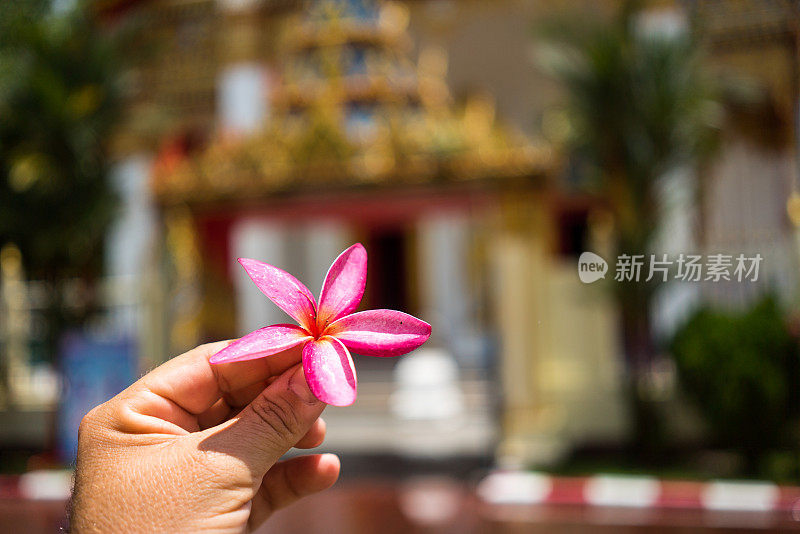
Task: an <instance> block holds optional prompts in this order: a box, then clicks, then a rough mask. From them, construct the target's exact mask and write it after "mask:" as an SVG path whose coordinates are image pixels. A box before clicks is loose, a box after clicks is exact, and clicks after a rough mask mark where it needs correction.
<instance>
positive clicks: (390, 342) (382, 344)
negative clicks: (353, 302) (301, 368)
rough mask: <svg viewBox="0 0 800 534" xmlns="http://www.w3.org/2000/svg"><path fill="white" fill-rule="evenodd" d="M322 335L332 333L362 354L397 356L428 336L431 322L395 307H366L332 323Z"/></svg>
mask: <svg viewBox="0 0 800 534" xmlns="http://www.w3.org/2000/svg"><path fill="white" fill-rule="evenodd" d="M325 335H329V336H335V337H336V338H337V339H339V340H340V341H341V342H342V343H344V344H345V345H346V346H347V348H349V349H350V350H352V351H353V352H355V353H357V354H364V355H366V356H400V355H401V354H405V353H407V352H411V351H412V350H414V349H416V348H417V347H419V346H420V345H422V344H423V343H425V342H426V341H427V340H428V338H429V337H430V336H431V325H429V324H428V323H426V322H425V321H421V320H419V319H417V318H416V317H414V316H413V315H409V314H407V313H403V312H400V311H395V310H367V311H363V312H358V313H353V314H351V315H346V316H344V317H342V318H341V319H339V320H338V321H336V322H334V323H332V324H331V325H330V326H329V327H328V329H327V330H326V331H325Z"/></svg>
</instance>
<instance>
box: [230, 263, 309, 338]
mask: <svg viewBox="0 0 800 534" xmlns="http://www.w3.org/2000/svg"><path fill="white" fill-rule="evenodd" d="M239 263H241V264H242V267H244V269H245V271H247V274H248V275H250V278H252V279H253V282H255V284H256V285H257V286H258V289H260V290H261V292H262V293H264V294H265V295H266V296H267V297H269V299H270V300H271V301H272V302H274V303H275V305H276V306H278V307H279V308H280V309H282V310H283V311H285V312H286V313H288V314H289V316H290V317H291V318H292V319H294V320H295V321H297V322H298V323H299V324H300V326H302V327H303V328H305V329H306V330H308V331H313V330H314V327H315V324H316V316H317V303H316V301H315V300H314V295H312V294H311V291H309V290H308V288H307V287H306V286H304V285H303V284H302V282H300V281H299V280H298V279H297V278H295V277H294V276H292V275H291V274H289V273H287V272H286V271H284V270H282V269H278V268H277V267H273V266H272V265H269V264H267V263H262V262H260V261H257V260H250V259H247V258H239Z"/></svg>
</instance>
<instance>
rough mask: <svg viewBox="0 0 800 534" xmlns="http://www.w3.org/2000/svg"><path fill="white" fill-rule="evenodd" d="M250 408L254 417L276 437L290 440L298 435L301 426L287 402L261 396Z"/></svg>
mask: <svg viewBox="0 0 800 534" xmlns="http://www.w3.org/2000/svg"><path fill="white" fill-rule="evenodd" d="M250 407H251V409H252V411H253V413H254V414H255V416H256V417H257V418H258V419H259V420H260V421H261V422H262V423H263V424H264V425H266V426H267V428H268V429H269V430H270V431H271V432H272V433H274V434H276V435H277V436H280V437H285V438H290V437H294V436H297V435H298V434H300V432H301V428H300V427H301V426H302V425H301V424H300V420H299V419H298V417H297V414H295V412H294V410H293V409H292V406H291V405H290V404H289V403H288V402H285V401H281V400H276V399H271V398H269V397H267V396H266V395H261V396H259V397H257V398H256V399H255V400H254V401H253V402H252V403H251V405H250Z"/></svg>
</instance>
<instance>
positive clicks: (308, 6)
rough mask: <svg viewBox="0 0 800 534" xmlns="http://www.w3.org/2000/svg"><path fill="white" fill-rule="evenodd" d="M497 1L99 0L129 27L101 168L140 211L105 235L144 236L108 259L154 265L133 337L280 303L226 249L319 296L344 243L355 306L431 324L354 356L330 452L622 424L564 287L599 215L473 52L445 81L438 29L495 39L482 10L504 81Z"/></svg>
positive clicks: (169, 342)
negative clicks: (565, 183) (412, 345)
mask: <svg viewBox="0 0 800 534" xmlns="http://www.w3.org/2000/svg"><path fill="white" fill-rule="evenodd" d="M516 4H517V3H516V2H498V3H497V5H493V6H491V7H490V6H487V5H485V4H481V3H471V2H463V3H462V2H418V3H409V4H405V3H397V2H381V1H371V0H315V1H310V2H288V1H282V2H281V1H269V0H266V1H234V0H199V1H189V2H187V1H183V0H182V1H175V0H153V1H150V2H133V3H131V2H119V3H116V2H109V3H108V4H107V5H106V6H105V10H106V13H107V16H108V17H109V20H110V23H120V22H124V21H126V20H129V21H133V22H134V23H137V24H139V25H140V26H139V28H140V30H139V31H138V33H137V35H139V36H140V39H141V40H140V42H138V43H137V47H136V49H135V50H136V55H137V57H136V60H137V63H138V65H137V68H136V69H134V70H132V72H131V73H130V91H131V94H130V95H129V99H130V107H129V110H128V111H129V113H128V121H127V123H126V124H125V125H124V126H123V127H122V128H121V129H120V132H121V134H120V136H119V138H118V139H117V140H116V143H115V144H116V146H117V153H118V154H119V161H120V164H119V169H120V173H119V174H120V176H123V175H124V176H127V177H129V179H130V182H127V181H126V183H135V184H136V185H135V186H130V187H131V189H135V190H137V191H141V188H143V187H148V186H149V187H150V188H151V191H152V195H153V199H154V204H153V206H154V208H155V209H154V211H152V212H148V209H149V208H148V207H147V206H144V205H142V204H140V203H139V201H138V200H134V201H133V202H132V205H133V206H137V207H135V208H132V209H135V210H138V212H140V213H141V217H138V216H134V215H131V218H130V220H129V221H127V223H125V222H123V223H122V225H123V226H125V225H126V224H127V227H128V230H124V229H121V232H122V233H123V234H124V233H125V232H126V231H127V232H130V233H131V234H133V233H139V234H141V233H142V229H143V228H147V229H148V230H147V232H151V233H152V234H151V235H152V236H154V237H156V239H155V241H154V242H156V243H159V245H158V248H157V249H156V250H147V248H146V246H144V244H142V246H140V247H139V248H138V250H135V249H134V248H132V247H130V246H126V245H119V246H120V248H122V247H124V248H125V250H124V251H120V253H119V254H120V255H128V256H130V255H131V254H134V255H136V256H137V257H135V258H132V257H126V258H125V260H124V261H119V260H115V259H114V257H113V256H114V255H113V254H112V255H111V258H110V262H111V268H112V269H113V265H119V266H120V269H121V270H122V271H125V272H119V273H117V274H120V275H132V276H138V275H140V274H141V273H151V274H154V275H157V276H158V277H159V280H158V282H156V287H160V288H162V291H158V290H153V291H151V292H150V293H148V294H150V295H152V296H153V298H152V299H151V300H152V302H150V305H149V306H148V310H150V311H149V314H150V315H149V316H148V317H149V319H147V321H149V322H148V323H147V324H149V325H151V327H150V328H152V327H153V326H155V325H157V326H164V327H165V329H164V333H163V336H159V335H155V334H152V335H148V336H147V339H146V343H147V344H148V345H149V347H147V348H145V347H143V350H142V354H145V355H149V357H152V355H171V354H175V353H177V352H179V351H181V350H185V349H186V348H189V347H191V346H194V345H195V344H197V343H199V342H202V341H206V340H211V339H221V338H229V337H233V336H237V335H241V334H244V333H246V332H249V331H251V330H254V329H256V328H258V327H261V326H264V325H266V324H271V323H276V322H284V321H285V317H284V316H283V314H282V313H281V312H280V310H278V309H277V308H276V307H275V306H274V305H273V304H272V303H270V302H269V301H268V300H267V299H266V298H265V297H264V296H263V295H262V294H261V293H260V292H259V291H257V290H256V289H255V287H254V286H253V285H252V283H251V282H250V280H249V279H248V277H247V276H246V274H245V273H244V272H243V271H242V270H241V268H240V267H239V266H238V264H237V263H236V258H237V257H252V258H256V259H259V260H263V261H266V262H269V263H272V264H274V265H277V266H280V267H281V268H284V269H286V270H288V271H289V272H292V273H294V274H295V275H297V276H298V278H299V279H301V280H303V281H304V282H305V283H306V284H307V285H308V286H309V287H311V288H312V290H316V288H318V287H320V286H321V283H322V280H323V277H324V275H325V270H326V269H327V267H328V265H330V262H331V261H332V260H333V259H334V258H335V257H336V255H337V254H338V253H339V251H341V250H343V249H344V248H345V247H346V246H348V245H349V244H351V243H352V242H355V241H360V242H362V243H363V244H364V245H365V246H366V247H367V250H368V252H369V260H370V268H369V277H368V282H367V293H366V295H365V298H364V301H363V306H364V307H366V308H375V307H389V308H397V309H403V310H407V311H409V312H411V313H414V314H417V315H418V316H420V317H423V318H424V319H426V320H427V321H429V322H431V323H432V325H433V331H434V335H433V338H432V339H431V341H430V342H429V344H428V346H426V347H425V348H423V349H421V350H420V351H418V352H417V353H416V354H413V355H410V356H407V357H404V358H401V359H382V358H366V357H359V356H356V364H357V368H358V373H359V378H360V380H359V382H360V388H359V389H360V391H359V397H358V401H357V402H356V404H355V405H354V406H353V407H351V408H348V409H346V410H338V409H330V410H329V412H330V414H329V415H328V418H329V422H331V424H330V429H331V430H330V431H329V438H328V441H327V443H328V446H330V447H331V448H333V449H336V450H340V451H343V452H352V453H359V452H372V453H402V454H412V455H423V456H433V457H437V456H448V457H452V456H458V455H464V456H472V457H475V456H477V457H484V458H490V457H492V456H494V455H495V454H496V453H497V454H499V455H500V457H502V458H503V459H504V460H507V461H508V462H513V463H526V462H529V461H547V460H553V459H555V458H557V457H558V456H559V455H561V454H563V453H564V452H566V451H568V450H569V447H570V445H571V444H573V443H576V442H583V441H602V442H608V441H611V442H615V441H619V440H620V439H621V437H622V435H623V432H624V414H623V413H622V408H621V402H620V398H619V385H618V384H619V377H620V369H619V362H620V358H619V357H618V349H617V343H616V334H615V328H616V326H615V319H614V313H613V308H612V307H611V304H610V297H609V296H608V295H607V294H606V293H604V292H603V291H602V290H600V289H598V290H597V291H588V292H587V291H586V290H585V289H584V288H582V287H581V284H580V282H579V280H578V278H577V277H576V276H575V263H574V259H575V257H577V255H579V254H580V252H581V251H582V250H583V249H585V248H588V247H590V246H591V248H593V249H595V250H603V249H604V247H606V246H607V245H606V242H607V240H608V238H609V234H608V228H607V226H608V225H607V224H606V222H605V221H606V220H607V217H603V216H602V215H603V214H602V211H601V210H599V209H596V206H597V202H596V201H595V200H593V199H591V198H588V197H584V196H580V195H577V194H573V195H567V194H565V193H564V192H563V191H562V189H561V188H560V187H559V186H558V185H557V182H558V178H557V173H556V169H557V168H558V161H557V160H556V158H555V156H554V154H553V153H552V151H551V150H550V149H549V148H548V145H547V144H546V143H544V142H543V141H541V140H538V141H536V140H532V139H534V137H531V136H529V135H525V134H523V133H521V132H522V130H523V128H520V125H518V124H513V123H511V122H504V121H503V120H501V118H499V117H498V116H497V115H498V114H497V113H496V108H497V106H496V103H495V102H496V101H495V99H494V98H493V97H492V96H490V94H489V91H492V89H493V86H494V83H492V84H488V86H486V87H480V86H477V87H476V86H474V85H473V86H472V87H470V83H469V79H470V78H469V77H470V76H471V80H477V81H483V82H485V81H486V80H485V79H486V75H485V73H484V72H482V71H481V70H477V71H475V70H474V69H475V68H478V69H480V67H479V65H480V62H481V61H484V62H485V61H486V59H485V58H480V57H478V56H476V58H475V61H476V66H474V67H472V68H473V71H472V72H469V69H467V70H465V71H462V72H461V73H460V74H459V75H460V76H462V77H463V78H464V79H465V80H466V81H464V82H462V87H461V90H462V93H463V94H461V95H459V97H458V98H455V97H454V96H453V95H452V94H451V91H450V89H449V84H448V57H449V55H450V54H449V50H446V49H445V48H444V46H443V45H444V43H452V42H453V35H452V33H453V32H454V31H455V32H458V31H460V30H461V29H462V28H458V27H456V28H454V27H453V26H454V25H455V24H462V21H463V25H464V27H467V28H472V33H470V34H467V36H466V37H467V41H466V42H467V43H468V44H469V46H472V47H473V48H475V49H476V50H481V49H482V47H484V46H486V47H497V46H498V45H499V44H500V43H497V42H495V40H497V39H498V35H500V33H502V32H499V33H498V32H485V31H482V30H481V28H480V24H479V21H483V20H486V21H487V22H489V23H490V24H492V25H493V26H498V27H503V26H505V27H508V26H509V25H511V28H512V29H513V32H512V33H511V35H510V36H506V39H508V40H509V42H508V43H506V44H507V50H508V54H509V55H510V56H509V58H508V59H507V62H506V64H505V65H504V66H503V65H498V66H496V67H497V68H498V69H499V70H498V75H499V76H501V77H502V78H504V79H505V80H506V81H507V82H509V83H510V84H512V85H513V84H514V83H520V82H519V80H518V78H519V77H520V75H519V73H517V72H515V70H514V69H515V65H518V64H519V62H520V61H522V62H523V63H524V64H526V65H528V64H530V61H529V59H527V58H526V57H525V56H524V54H525V53H526V50H528V48H529V46H530V44H529V43H530V28H529V23H528V22H527V19H525V20H522V21H520V20H519V17H518V16H517V15H516V14H515V6H516ZM487 14H488V15H489V18H486V15H487ZM492 19H494V20H492ZM476 32H477V34H476ZM412 35H413V36H414V38H413V39H412V37H411V36H412ZM473 39H479V42H476V43H471V42H470V41H471V40H473ZM151 51H152V53H151ZM456 53H458V50H456ZM498 53H499V54H500V56H501V57H502V55H503V54H505V52H504V51H503V50H502V49H495V54H494V57H496V56H497V55H498ZM520 53H521V54H522V57H521V58H520V57H517V56H516V54H520ZM415 58H416V59H415ZM462 65H463V63H462ZM467 67H469V64H467ZM531 70H532V66H531ZM528 76H529V77H530V76H533V77H534V78H535V75H531V74H528ZM491 81H492V82H495V81H496V82H497V83H498V84H501V83H502V81H501V80H491ZM528 81H529V80H528V79H525V77H524V76H523V77H522V83H523V84H524V85H523V86H522V88H523V90H524V91H525V95H524V96H525V98H524V100H520V91H519V90H518V88H517V89H514V88H513V87H512V89H511V90H509V92H508V93H507V94H508V95H510V96H511V98H507V99H505V100H504V102H505V107H508V102H512V103H513V105H512V106H511V108H510V111H511V112H512V113H513V109H514V108H513V106H516V108H517V109H519V108H524V105H523V104H524V103H525V102H527V101H528V100H529V99H530V100H534V99H535V95H536V85H535V84H534V85H533V86H531V85H530V84H529V83H528ZM542 87H543V90H545V89H546V87H545V85H544V82H542ZM470 89H474V90H472V91H470ZM515 91H516V93H515ZM503 118H505V117H503ZM517 119H519V117H517ZM530 124H532V121H530V122H528V123H526V124H522V125H521V126H527V129H528V130H529V131H530V129H531V128H530ZM134 175H136V176H137V177H136V178H134ZM126 180H127V179H126ZM148 184H149V185H148ZM132 198H136V199H138V198H139V193H136V194H132ZM146 213H147V215H145V214H146ZM145 219H146V220H145ZM161 237H163V239H162V238H161ZM589 240H591V241H592V242H591V243H589ZM152 258H156V259H157V265H158V268H156V269H153V268H152V265H153V263H152ZM159 295H160V296H159ZM121 320H122V321H123V322H124V320H125V319H124V318H123V319H121ZM576 331H577V332H579V333H577V334H576ZM159 343H161V346H159V345H158V344H159ZM398 362H399V363H398ZM151 363H156V362H151ZM420 399H426V400H425V401H424V402H423V401H421V400H420ZM420 402H423V404H427V409H426V407H425V406H421V405H420ZM331 420H334V421H335V422H332V421H331Z"/></svg>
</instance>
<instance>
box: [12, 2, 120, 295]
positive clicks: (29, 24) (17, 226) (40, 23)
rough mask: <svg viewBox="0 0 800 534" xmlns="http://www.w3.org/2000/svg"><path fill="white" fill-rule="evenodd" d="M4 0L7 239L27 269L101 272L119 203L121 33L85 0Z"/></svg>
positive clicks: (50, 274)
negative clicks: (60, 8)
mask: <svg viewBox="0 0 800 534" xmlns="http://www.w3.org/2000/svg"><path fill="white" fill-rule="evenodd" d="M52 5H53V4H52V2H42V1H38V2H37V1H30V2H27V1H10V2H2V3H0V246H2V245H3V244H5V243H9V242H11V243H14V244H16V245H17V246H18V247H19V248H20V249H21V251H22V255H23V260H24V262H25V267H26V269H27V271H28V274H29V276H31V277H35V278H45V279H49V280H52V281H55V280H58V279H62V278H64V277H67V276H82V275H91V274H96V272H97V271H98V269H99V263H100V262H99V260H100V259H101V257H102V256H101V251H102V240H103V236H104V233H105V230H106V228H107V225H108V223H109V222H110V220H111V215H112V209H113V205H114V199H113V195H112V194H111V191H110V188H109V186H108V183H107V180H106V177H107V171H108V159H107V157H106V154H105V145H106V143H107V138H108V136H109V133H110V129H111V127H112V126H113V124H114V118H115V116H116V110H117V102H118V97H117V95H118V91H117V87H116V85H115V80H117V79H118V76H117V69H118V62H117V60H116V54H115V47H114V43H113V42H111V40H110V39H109V38H108V37H107V36H106V34H105V33H103V32H101V31H100V30H99V29H98V27H97V23H96V21H95V20H93V18H92V16H91V15H90V14H89V13H88V12H87V11H86V10H85V9H83V8H82V7H81V6H80V5H78V6H77V7H75V8H74V9H72V10H71V11H69V12H65V13H59V12H54V11H53V10H52V7H51V6H52Z"/></svg>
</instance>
